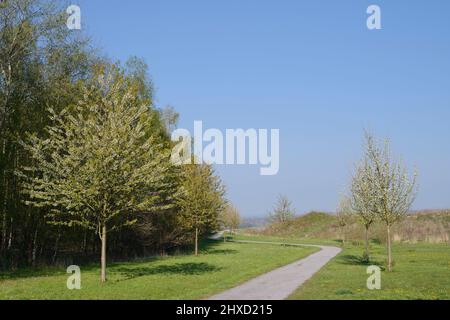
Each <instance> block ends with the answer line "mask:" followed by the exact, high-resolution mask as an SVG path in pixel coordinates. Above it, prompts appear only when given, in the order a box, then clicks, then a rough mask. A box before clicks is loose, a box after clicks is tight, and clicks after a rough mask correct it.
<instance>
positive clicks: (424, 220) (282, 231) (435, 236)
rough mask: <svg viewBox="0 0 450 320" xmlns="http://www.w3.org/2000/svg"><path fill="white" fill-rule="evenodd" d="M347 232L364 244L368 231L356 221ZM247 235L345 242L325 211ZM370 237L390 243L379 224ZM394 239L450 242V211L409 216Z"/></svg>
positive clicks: (409, 241) (394, 230) (337, 226)
mask: <svg viewBox="0 0 450 320" xmlns="http://www.w3.org/2000/svg"><path fill="white" fill-rule="evenodd" d="M345 232H346V238H347V240H349V241H350V242H353V243H361V242H362V241H363V239H364V229H363V227H362V226H361V225H360V224H359V223H358V222H357V221H355V220H352V221H350V222H349V224H348V225H347V226H346V231H345ZM246 233H249V234H253V235H266V236H280V237H287V238H291V237H292V238H301V239H330V240H340V239H341V229H340V226H339V223H338V219H337V217H336V215H334V214H331V213H324V212H310V213H307V214H305V215H302V216H299V217H296V218H294V219H293V220H291V221H290V222H288V223H274V224H270V225H267V226H266V227H264V228H262V229H257V230H255V229H251V228H249V229H246ZM369 235H370V238H371V239H372V240H373V241H375V242H377V243H384V242H385V241H386V240H385V239H386V232H385V230H384V228H383V226H382V225H380V224H379V223H375V224H374V226H373V228H372V230H371V232H370V234H369ZM393 240H394V242H404V243H418V242H425V243H450V210H424V211H418V212H412V213H410V214H408V215H407V216H406V217H405V218H404V220H402V221H401V222H400V223H399V224H398V225H396V226H395V227H394V228H393Z"/></svg>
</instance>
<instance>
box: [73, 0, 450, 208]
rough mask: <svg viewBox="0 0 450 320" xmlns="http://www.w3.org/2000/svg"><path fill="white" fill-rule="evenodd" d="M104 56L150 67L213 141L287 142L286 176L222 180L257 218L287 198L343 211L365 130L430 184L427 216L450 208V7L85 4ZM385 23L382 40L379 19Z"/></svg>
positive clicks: (425, 195)
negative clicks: (374, 19)
mask: <svg viewBox="0 0 450 320" xmlns="http://www.w3.org/2000/svg"><path fill="white" fill-rule="evenodd" d="M72 2H73V3H75V4H79V5H80V6H81V10H82V15H83V28H84V31H85V32H87V33H88V34H89V35H91V36H92V37H93V39H94V42H95V43H96V44H98V45H99V46H100V47H101V48H102V50H103V52H104V53H106V54H107V55H108V56H109V57H111V58H114V59H120V60H125V59H126V58H127V57H129V56H131V55H136V56H139V57H143V58H144V59H145V60H146V62H147V63H148V64H149V66H150V73H151V76H152V78H153V81H154V83H155V87H156V97H157V104H158V105H159V106H164V105H166V104H171V105H173V106H174V107H175V108H176V109H177V110H178V111H179V112H180V113H181V121H180V124H179V126H180V127H183V128H187V129H191V128H192V126H193V121H194V120H203V122H204V125H205V126H207V127H213V128H219V129H225V128H279V129H280V136H281V138H280V139H281V147H280V148H281V149H280V162H281V163H280V172H279V174H278V175H276V176H272V177H267V176H266V177H264V176H260V175H259V171H258V167H246V166H243V167H238V166H232V167H218V168H217V169H218V172H219V173H220V174H221V176H222V178H223V180H224V182H225V183H226V185H227V189H228V196H229V198H230V199H231V200H232V201H233V202H234V203H235V204H236V205H237V206H238V207H239V208H240V209H241V212H242V214H243V215H244V216H262V215H265V214H266V213H267V211H268V210H269V209H270V208H271V206H272V204H273V202H274V201H275V199H276V196H277V194H279V193H283V194H286V195H287V196H288V197H290V198H291V199H292V201H293V203H294V206H295V207H296V209H297V211H298V212H299V213H302V212H305V211H308V210H312V209H316V210H327V211H332V210H334V209H335V207H336V203H337V200H338V195H339V192H340V191H342V190H343V189H344V188H345V186H346V184H347V183H348V180H349V176H350V172H351V169H352V166H353V164H354V163H355V162H356V161H357V160H358V159H359V157H360V155H361V144H362V135H363V129H364V128H369V129H371V130H372V131H373V132H375V133H376V134H377V135H378V136H380V137H389V138H391V139H392V142H393V149H394V152H395V153H397V154H398V155H402V156H403V158H404V159H405V161H406V163H407V164H408V165H410V166H413V165H416V166H417V167H418V169H419V173H420V181H419V182H420V194H419V197H418V199H417V201H416V203H415V208H443V207H450V192H449V190H450V141H449V138H450V125H449V119H450V19H449V17H448V15H449V12H450V1H447V0H441V1H438V0H430V1H429V0H415V1H410V0H409V1H408V0H395V1H392V0H390V1H381V0H372V1H365V0H345V1H344V0H342V1H337V0H306V1H301V0H289V1H288V0H284V1H275V0H271V1H263V0H252V1H249V0H214V1H211V0H202V1H197V0H192V1H185V0H180V1H172V0H160V1H155V0H150V1H149V0H130V1H118V0H108V1H106V0H94V1H92V0H73V1H72ZM370 4H377V5H379V6H380V7H381V10H382V28H383V29H382V30H375V31H369V30H368V29H367V28H366V18H367V14H366V9H367V7H368V6H369V5H370Z"/></svg>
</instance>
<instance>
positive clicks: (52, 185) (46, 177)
mask: <svg viewBox="0 0 450 320" xmlns="http://www.w3.org/2000/svg"><path fill="white" fill-rule="evenodd" d="M97 79H98V82H97V83H94V84H92V85H91V86H89V87H86V88H83V99H82V100H81V101H80V102H79V103H78V104H77V105H76V106H75V107H74V108H71V107H69V108H65V109H63V110H62V111H61V112H60V113H55V111H53V110H51V114H52V117H51V118H52V121H53V123H54V124H53V125H51V126H49V127H47V129H46V131H47V137H46V138H42V137H38V136H36V135H34V136H31V137H30V140H29V142H28V143H25V144H24V147H25V149H26V150H27V151H29V152H30V154H31V157H32V159H33V160H34V166H29V167H24V171H23V173H24V174H23V176H25V177H26V176H31V179H30V180H27V182H26V183H25V184H24V192H25V193H26V194H27V195H28V196H29V200H28V201H27V204H32V205H34V206H37V207H49V208H51V211H50V212H49V216H50V217H51V221H52V223H55V224H64V225H68V226H75V225H80V226H83V227H86V228H90V229H92V230H99V228H100V227H101V226H104V225H106V226H107V227H108V229H110V228H113V229H115V228H118V227H120V226H122V225H128V224H131V223H134V221H135V220H134V219H133V218H132V217H131V216H130V214H131V213H132V212H137V211H140V212H142V211H155V210H157V209H166V208H167V206H168V204H164V201H165V200H166V199H162V198H161V193H160V191H161V190H162V189H163V188H168V187H171V185H170V181H167V179H166V178H167V177H166V175H165V173H166V172H167V171H169V170H170V161H169V154H168V152H167V150H164V149H162V146H161V145H159V144H158V142H157V140H156V139H155V138H154V137H153V136H148V133H147V132H146V130H145V125H146V122H147V121H148V119H149V109H148V107H147V106H146V105H142V104H140V101H139V99H138V98H137V97H136V88H135V87H133V83H132V82H129V81H128V80H127V79H126V78H125V77H124V76H123V75H122V74H120V73H119V72H118V71H117V70H115V69H114V68H113V69H112V70H110V71H109V72H106V71H105V72H104V73H103V74H100V75H99V76H98V77H97Z"/></svg>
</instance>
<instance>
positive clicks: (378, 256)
mask: <svg viewBox="0 0 450 320" xmlns="http://www.w3.org/2000/svg"><path fill="white" fill-rule="evenodd" d="M362 250H363V249H362V248H361V247H360V246H349V247H348V248H345V249H344V250H343V251H342V252H341V253H340V254H339V255H338V256H337V257H336V258H334V259H333V260H332V261H331V262H330V263H329V264H328V265H326V266H325V267H324V268H323V269H322V270H320V271H319V272H318V273H317V274H315V275H314V276H313V277H312V278H311V279H310V280H308V281H307V282H306V283H305V284H304V285H303V286H302V287H300V288H299V289H297V291H296V292H294V293H293V294H292V295H291V296H290V299H301V300H305V299H306V300H311V299H327V300H328V299H331V300H438V299H442V300H448V299H450V246H448V245H445V244H425V243H420V244H395V245H394V248H393V254H394V260H395V261H394V262H395V265H394V270H393V272H386V271H385V266H386V255H385V252H386V249H385V247H384V246H380V245H377V244H372V246H371V252H372V254H371V261H370V263H369V264H367V263H364V262H363V261H362V260H361V254H362ZM368 265H378V266H380V267H381V269H382V273H381V290H369V289H367V286H366V282H367V278H368V277H369V275H368V274H367V273H366V271H367V267H368Z"/></svg>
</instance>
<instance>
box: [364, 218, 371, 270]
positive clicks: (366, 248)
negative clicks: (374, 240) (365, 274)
mask: <svg viewBox="0 0 450 320" xmlns="http://www.w3.org/2000/svg"><path fill="white" fill-rule="evenodd" d="M365 227H366V235H365V237H366V245H365V251H364V257H363V258H364V260H365V261H366V262H368V261H369V260H370V258H369V226H365Z"/></svg>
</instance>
